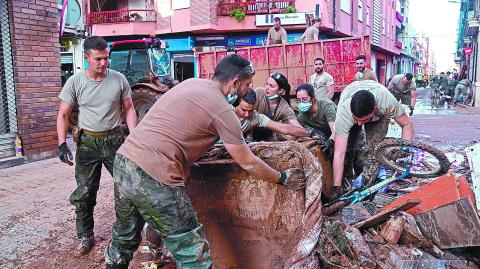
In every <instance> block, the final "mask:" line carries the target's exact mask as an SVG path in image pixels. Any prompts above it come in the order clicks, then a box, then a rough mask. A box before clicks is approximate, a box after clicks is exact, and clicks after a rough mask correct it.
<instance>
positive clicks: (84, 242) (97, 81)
mask: <svg viewBox="0 0 480 269" xmlns="http://www.w3.org/2000/svg"><path fill="white" fill-rule="evenodd" d="M84 52H85V58H86V60H87V62H88V69H87V70H86V71H85V72H79V73H77V74H75V75H74V76H72V77H70V78H69V79H68V81H67V82H66V83H65V86H64V87H63V89H62V91H61V93H60V95H59V97H60V99H61V102H60V108H59V111H58V116H57V132H58V144H59V146H58V156H59V158H60V160H61V161H62V162H65V163H67V164H69V165H73V163H72V159H73V158H72V157H73V156H72V153H71V151H70V149H69V148H68V146H67V143H66V138H67V129H68V123H69V120H68V119H69V116H70V113H71V111H72V109H73V107H74V106H78V109H79V117H78V127H79V128H80V130H81V131H80V132H74V133H75V134H74V138H75V140H76V142H77V152H76V154H75V163H76V166H75V179H76V181H77V188H76V189H75V191H74V192H73V193H72V195H71V196H70V202H71V203H72V204H73V205H75V207H76V209H75V213H76V216H77V217H76V228H77V236H78V238H79V239H80V245H79V246H78V248H77V252H76V255H77V256H81V255H84V254H86V253H88V252H89V251H90V250H91V248H92V246H93V244H94V236H93V226H94V220H93V209H94V207H95V204H96V198H97V191H98V188H99V185H100V175H101V170H102V164H103V165H104V166H105V167H106V168H107V170H108V171H109V172H110V174H112V172H113V162H114V158H115V152H116V151H117V149H118V148H119V147H120V145H122V143H123V141H124V136H123V134H122V132H121V129H120V124H121V123H122V121H123V118H122V112H121V109H122V107H123V109H124V112H125V116H126V121H127V125H128V128H129V129H130V130H133V128H135V126H136V124H137V115H136V113H135V109H134V107H133V102H132V98H131V90H130V86H129V84H128V82H127V79H126V78H125V77H124V76H123V75H122V74H120V73H118V72H116V71H114V70H111V69H108V57H109V54H108V46H107V42H106V41H105V40H104V39H103V38H101V37H98V36H90V37H88V38H87V39H85V42H84ZM77 133H78V136H79V137H78V139H76V138H77V135H76V134H77Z"/></svg>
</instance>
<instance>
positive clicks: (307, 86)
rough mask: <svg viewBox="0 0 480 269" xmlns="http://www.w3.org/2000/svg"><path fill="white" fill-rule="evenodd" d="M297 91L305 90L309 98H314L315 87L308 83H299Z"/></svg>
mask: <svg viewBox="0 0 480 269" xmlns="http://www.w3.org/2000/svg"><path fill="white" fill-rule="evenodd" d="M299 91H306V92H307V94H308V96H310V98H312V99H315V89H314V88H313V86H312V85H310V84H308V83H304V84H301V85H300V86H298V87H297V92H299Z"/></svg>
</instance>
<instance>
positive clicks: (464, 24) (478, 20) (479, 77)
mask: <svg viewBox="0 0 480 269" xmlns="http://www.w3.org/2000/svg"><path fill="white" fill-rule="evenodd" d="M479 11H480V1H478V0H466V1H462V2H461V4H460V15H459V18H458V39H457V51H456V55H455V62H457V63H458V64H459V65H460V77H461V78H468V79H470V80H471V81H472V82H473V84H474V86H475V91H474V96H475V102H474V103H475V106H479V104H480V94H479V93H480V74H479V72H478V68H477V65H478V61H479V57H480V53H479V49H480V47H479V44H478V28H479V26H480V17H479Z"/></svg>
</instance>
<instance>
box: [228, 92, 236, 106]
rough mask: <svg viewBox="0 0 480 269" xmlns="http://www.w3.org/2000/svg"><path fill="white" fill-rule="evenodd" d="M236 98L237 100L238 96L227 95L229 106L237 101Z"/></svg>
mask: <svg viewBox="0 0 480 269" xmlns="http://www.w3.org/2000/svg"><path fill="white" fill-rule="evenodd" d="M237 98H238V95H237V94H235V95H232V94H231V93H229V94H228V95H227V102H228V103H229V104H231V105H233V104H234V103H235V101H237Z"/></svg>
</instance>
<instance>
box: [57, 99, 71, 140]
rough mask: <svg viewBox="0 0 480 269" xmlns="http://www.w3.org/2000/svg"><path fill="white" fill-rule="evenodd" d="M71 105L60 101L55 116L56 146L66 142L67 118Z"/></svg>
mask: <svg viewBox="0 0 480 269" xmlns="http://www.w3.org/2000/svg"><path fill="white" fill-rule="evenodd" d="M72 109H73V105H70V104H68V103H65V102H64V101H60V108H59V109H58V114H57V135H58V145H61V144H63V143H65V142H66V141H67V131H68V118H69V117H70V113H72Z"/></svg>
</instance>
